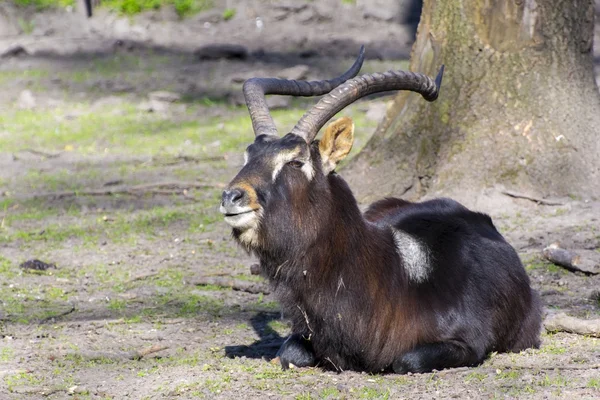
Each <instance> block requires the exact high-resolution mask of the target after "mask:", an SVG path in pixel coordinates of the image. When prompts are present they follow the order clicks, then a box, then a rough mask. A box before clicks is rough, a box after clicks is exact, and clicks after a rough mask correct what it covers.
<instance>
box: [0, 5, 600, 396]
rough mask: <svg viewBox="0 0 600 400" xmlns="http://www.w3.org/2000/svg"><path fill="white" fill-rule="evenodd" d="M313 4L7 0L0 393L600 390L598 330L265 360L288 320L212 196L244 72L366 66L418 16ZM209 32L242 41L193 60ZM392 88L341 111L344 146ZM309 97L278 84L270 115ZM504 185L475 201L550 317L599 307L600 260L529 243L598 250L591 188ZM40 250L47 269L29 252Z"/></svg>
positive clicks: (387, 62) (0, 64)
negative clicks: (237, 53)
mask: <svg viewBox="0 0 600 400" xmlns="http://www.w3.org/2000/svg"><path fill="white" fill-rule="evenodd" d="M318 3H319V4H318V5H317V2H287V3H284V2H266V1H263V2H261V1H254V2H234V1H231V2H228V4H227V7H235V8H236V9H237V10H238V11H237V13H236V16H235V17H234V18H233V19H232V20H231V21H222V19H220V17H219V16H221V15H222V10H221V8H219V6H220V3H218V5H217V7H215V9H213V10H209V11H207V12H205V13H202V14H200V15H198V16H193V17H190V18H189V19H187V20H185V21H183V22H180V21H177V20H176V17H175V16H174V15H173V13H171V12H169V11H164V10H163V11H159V12H154V13H147V14H144V15H142V16H139V17H135V18H132V19H128V18H118V17H116V16H115V15H114V14H110V13H108V12H107V11H106V10H103V9H99V10H98V13H97V16H96V17H95V19H94V20H92V21H91V22H87V21H85V20H83V19H82V18H81V16H80V15H79V14H77V13H65V12H64V11H61V12H58V11H54V12H44V13H34V12H33V11H32V10H18V9H16V8H14V7H11V6H8V5H6V4H2V5H0V18H4V20H0V25H2V22H3V21H4V22H5V24H4V25H2V26H3V29H5V30H4V31H2V32H0V33H2V35H0V52H2V51H3V50H5V49H7V48H9V47H10V46H15V45H21V46H22V47H23V49H24V54H20V55H15V56H11V57H5V58H2V59H0V398H2V399H5V398H6V399H40V398H48V399H63V398H77V399H124V398H131V399H165V398H168V399H171V398H182V399H185V398H209V399H213V398H223V399H231V398H244V399H246V398H248V399H252V398H261V399H262V398H276V399H280V398H282V399H319V398H324V399H326V398H328V399H338V398H347V399H355V398H356V399H400V398H406V399H431V398H440V399H446V398H458V399H479V398H515V399H516V398H518V399H521V398H528V399H549V398H556V399H560V398H573V399H575V398H577V399H598V398H600V339H599V338H593V337H587V336H580V335H575V334H568V333H554V334H551V333H546V332H544V333H543V334H542V338H543V344H542V347H541V348H540V349H531V350H528V351H525V352H522V353H520V354H493V355H491V357H490V358H489V359H488V360H487V361H486V362H485V363H484V364H483V365H482V366H480V367H477V368H459V369H454V370H445V371H440V372H434V373H430V374H419V375H409V376H399V375H394V374H388V375H369V374H360V373H354V372H343V373H339V374H338V373H332V372H327V371H323V370H321V369H318V368H316V369H302V370H290V371H282V370H281V369H280V367H279V366H278V365H276V364H273V363H270V362H269V360H271V359H272V358H273V357H274V354H275V352H276V350H277V348H278V346H279V345H280V344H281V343H282V341H283V338H285V336H286V335H287V333H288V332H289V330H288V326H287V324H286V321H285V319H281V314H280V312H279V307H278V304H277V302H276V300H275V299H274V298H273V297H272V296H271V295H269V294H268V287H267V286H266V285H265V283H264V282H262V281H261V280H260V279H259V278H257V277H256V276H254V275H251V274H250V266H251V264H253V263H254V262H255V260H253V259H251V258H250V257H249V256H248V255H247V254H246V253H244V252H243V251H242V250H240V249H239V248H237V247H236V245H235V244H234V242H233V241H232V240H231V238H230V233H229V230H228V228H227V226H226V224H225V223H224V222H223V221H222V219H221V217H220V214H219V213H218V210H217V207H218V203H219V198H220V192H221V190H222V187H223V185H224V184H225V183H227V182H228V181H229V180H230V179H231V178H232V177H233V176H234V175H235V173H236V171H237V170H238V169H239V168H240V166H241V164H242V159H243V157H242V152H243V149H244V148H245V146H246V145H247V144H248V143H249V142H250V141H251V140H252V133H251V125H250V122H249V118H248V117H247V111H246V110H245V108H244V106H243V105H242V103H241V102H242V98H241V97H240V88H241V82H242V81H243V80H244V79H245V78H248V77H250V76H257V75H264V76H276V75H278V76H284V77H300V78H302V79H304V78H308V79H318V78H322V77H328V76H331V75H335V74H337V73H339V72H342V71H343V70H344V69H345V68H346V67H347V66H348V65H350V64H351V62H352V56H353V55H354V54H355V53H356V50H357V49H358V45H359V44H360V43H366V44H367V50H368V55H369V60H368V61H367V62H366V64H365V67H364V68H363V70H364V71H380V70H386V69H389V68H403V67H405V66H406V61H407V57H408V53H409V51H410V43H411V40H412V39H411V35H412V33H411V32H412V29H414V27H412V26H411V21H410V18H408V17H407V16H406V15H407V14H406V13H407V12H406V10H404V9H403V10H401V12H400V11H399V13H398V14H396V15H395V16H392V17H391V20H386V19H387V18H388V17H387V16H385V15H377V16H374V15H371V14H369V10H368V9H366V8H364V7H363V8H361V7H362V6H361V4H363V3H364V2H360V1H359V2H356V3H358V4H352V3H354V2H341V1H340V2H336V1H333V0H328V1H323V2H318ZM400 3H402V2H400ZM405 3H406V4H408V3H409V2H405ZM402 4H404V3H402ZM408 14H410V13H408ZM7 16H8V17H7ZM9 17H10V18H9ZM256 18H260V20H261V21H262V22H263V28H262V30H261V29H259V28H257V19H256ZM19 20H20V21H21V22H17V23H16V24H15V23H14V22H15V21H19ZM7 21H8V22H7ZM9 22H10V23H9ZM207 22H208V24H207ZM382 32H385V34H382ZM356 38H360V40H357V39H356ZM211 43H236V44H241V45H243V46H245V48H246V49H247V51H248V55H247V57H246V58H244V59H233V60H224V59H204V60H200V59H199V58H198V55H197V54H194V51H196V50H197V49H198V48H200V47H201V46H204V45H207V44H211ZM389 99H390V97H389V96H388V97H380V98H375V99H369V100H367V101H362V102H359V103H358V104H355V105H353V106H352V107H350V108H349V109H348V110H347V112H345V114H346V115H349V116H351V117H352V118H354V119H355V121H356V125H357V127H358V130H359V132H358V137H357V146H356V147H357V148H356V149H355V150H353V153H354V154H355V153H356V152H357V151H358V150H359V149H360V147H361V146H362V145H363V144H364V143H365V141H366V140H368V137H369V135H370V133H371V132H372V131H373V129H374V128H375V126H376V124H377V121H378V120H379V119H380V118H381V115H382V112H385V101H386V100H389ZM308 104H312V102H311V100H310V99H308V100H307V99H303V100H298V99H294V100H290V99H285V98H276V99H275V100H273V106H274V108H277V110H275V111H274V117H275V120H276V122H277V123H278V125H279V126H280V128H281V130H284V129H285V128H288V129H289V128H290V127H291V126H293V124H294V123H295V121H296V120H297V119H298V118H299V117H300V116H301V115H302V113H303V110H304V109H305V108H306V106H307V105H308ZM341 174H342V175H343V170H342V171H341ZM504 197H506V196H504ZM504 197H502V196H500V197H498V195H497V194H491V195H490V197H489V198H490V201H489V202H487V203H480V204H477V205H476V208H477V209H479V210H482V211H486V212H489V213H490V214H491V215H492V217H493V219H494V221H495V223H496V224H497V226H498V228H499V229H500V231H501V232H502V233H503V234H504V235H505V236H506V237H507V239H508V240H509V241H510V242H511V243H512V244H513V245H514V246H515V248H516V249H517V250H518V251H519V254H520V255H521V258H522V260H523V263H524V265H525V266H526V268H527V271H528V272H529V274H530V276H531V279H532V283H533V286H534V287H535V288H536V289H537V290H538V291H539V292H540V294H541V296H542V299H543V301H544V303H545V306H546V313H548V314H552V313H556V312H560V311H562V312H566V313H567V314H570V315H574V316H577V317H580V318H586V319H592V318H600V294H599V290H600V275H596V276H586V275H583V274H580V273H570V272H566V271H565V270H563V269H562V268H559V267H557V266H555V265H553V264H550V263H548V262H546V261H544V260H543V259H542V257H541V250H542V249H543V248H544V247H545V246H547V245H548V244H550V243H552V242H555V241H560V242H561V244H562V246H564V247H566V248H569V249H571V250H574V251H579V252H583V253H585V252H599V251H600V202H598V201H597V199H596V200H594V199H578V198H569V199H560V203H561V204H560V205H551V206H549V205H539V204H536V203H535V202H532V201H529V200H523V199H519V200H516V199H509V198H504ZM499 198H502V199H503V201H502V202H501V203H502V206H501V207H500V206H498V204H500V202H499V200H498V199H499ZM33 259H39V260H41V261H43V262H45V263H49V264H52V266H50V267H49V268H48V269H46V270H45V271H37V270H35V269H31V268H23V267H21V264H22V263H24V262H25V261H27V260H33ZM28 265H29V266H31V264H28ZM228 285H229V286H234V288H233V289H232V288H230V287H227V286H228ZM240 289H241V290H240Z"/></svg>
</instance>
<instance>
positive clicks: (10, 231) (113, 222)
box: [0, 192, 221, 269]
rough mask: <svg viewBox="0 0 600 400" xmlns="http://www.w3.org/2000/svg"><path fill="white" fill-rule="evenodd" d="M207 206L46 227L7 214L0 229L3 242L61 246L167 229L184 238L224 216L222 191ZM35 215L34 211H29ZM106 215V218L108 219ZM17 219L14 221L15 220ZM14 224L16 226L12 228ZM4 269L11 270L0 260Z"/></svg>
mask: <svg viewBox="0 0 600 400" xmlns="http://www.w3.org/2000/svg"><path fill="white" fill-rule="evenodd" d="M206 202H207V206H206V207H203V208H200V207H202V206H200V207H197V206H196V205H184V206H180V207H177V206H171V207H154V208H151V209H149V210H138V211H137V212H135V213H133V215H132V214H131V213H130V212H129V211H116V212H113V213H110V214H108V216H107V215H106V214H104V213H99V214H97V217H96V218H89V217H88V218H68V219H65V221H58V222H46V223H44V224H43V226H40V227H36V228H33V229H32V228H28V229H19V226H18V224H17V222H18V221H19V219H20V217H19V215H15V216H13V215H11V214H9V215H7V216H6V217H5V225H6V226H5V228H4V229H1V230H0V243H10V242H14V241H18V242H21V243H40V242H43V243H45V245H46V246H48V245H54V246H56V245H59V244H61V243H64V242H65V241H67V240H74V241H76V243H79V244H81V245H84V246H97V245H98V244H99V243H100V242H101V241H104V242H110V243H123V242H125V243H130V244H135V243H137V241H138V240H140V239H141V238H145V239H147V240H155V239H160V238H162V235H163V232H165V231H168V230H169V229H176V230H177V232H178V235H179V236H180V238H182V239H185V237H186V236H187V235H191V234H194V233H195V232H203V231H205V230H206V229H207V227H210V226H212V224H214V223H215V222H217V221H220V219H221V217H220V214H219V213H218V211H217V209H216V206H213V205H214V204H218V193H217V192H215V193H214V194H213V195H212V196H210V198H209V199H207V200H206ZM55 212H56V210H55ZM47 213H48V214H46V211H39V210H38V211H35V212H34V214H33V216H34V217H36V218H37V217H39V216H42V215H51V214H52V210H51V209H49V210H47ZM25 215H26V216H27V217H31V216H32V214H31V213H26V214H25ZM105 217H106V218H105ZM13 218H14V220H13ZM11 225H16V227H15V228H11ZM0 268H2V269H8V268H9V266H7V265H4V262H3V261H2V260H1V259H0Z"/></svg>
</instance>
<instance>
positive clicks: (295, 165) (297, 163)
mask: <svg viewBox="0 0 600 400" xmlns="http://www.w3.org/2000/svg"><path fill="white" fill-rule="evenodd" d="M287 164H288V165H289V166H290V167H293V168H302V167H303V166H304V163H303V162H302V161H298V160H292V161H290V162H288V163H287Z"/></svg>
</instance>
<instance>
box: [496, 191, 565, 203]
mask: <svg viewBox="0 0 600 400" xmlns="http://www.w3.org/2000/svg"><path fill="white" fill-rule="evenodd" d="M502 194H505V195H507V196H509V197H514V198H515V199H525V200H531V201H534V202H536V203H538V204H542V205H544V206H562V205H564V203H561V202H559V201H556V200H546V199H540V198H538V197H533V196H529V195H526V194H521V193H517V192H513V191H510V190H503V191H502Z"/></svg>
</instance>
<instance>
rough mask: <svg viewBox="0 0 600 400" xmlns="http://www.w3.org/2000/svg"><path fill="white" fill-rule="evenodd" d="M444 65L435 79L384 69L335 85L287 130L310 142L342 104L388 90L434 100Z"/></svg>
mask: <svg viewBox="0 0 600 400" xmlns="http://www.w3.org/2000/svg"><path fill="white" fill-rule="evenodd" d="M443 75H444V66H443V65H442V67H441V68H440V71H439V72H438V75H437V77H436V78H435V80H433V79H431V78H430V77H428V76H426V75H423V74H419V73H416V72H406V71H388V72H384V73H375V74H367V75H361V76H358V77H356V78H354V79H351V80H349V81H347V82H345V83H344V84H343V85H341V86H338V87H337V88H335V89H334V90H332V91H331V92H330V93H329V94H327V95H326V96H324V97H323V98H322V99H321V100H319V102H318V103H317V104H316V105H315V106H313V108H311V109H310V110H309V111H307V112H306V113H305V114H304V115H303V116H302V118H300V120H299V121H298V123H297V124H296V126H295V127H294V129H292V132H291V133H294V134H296V135H298V136H301V137H302V138H304V140H306V142H307V143H310V142H312V141H313V139H314V138H315V136H317V133H319V130H320V129H321V128H322V127H323V125H325V124H326V123H327V121H329V120H330V119H331V117H333V116H334V115H335V114H337V113H338V112H340V111H341V110H342V109H344V108H345V107H346V106H348V105H350V104H352V103H353V102H355V101H356V100H358V99H360V98H361V97H364V96H367V95H369V94H373V93H378V92H387V91H389V90H410V91H412V92H417V93H419V94H421V95H422V96H423V97H424V98H425V100H427V101H434V100H435V99H437V97H438V94H439V91H440V86H441V84H442V76H443Z"/></svg>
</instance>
